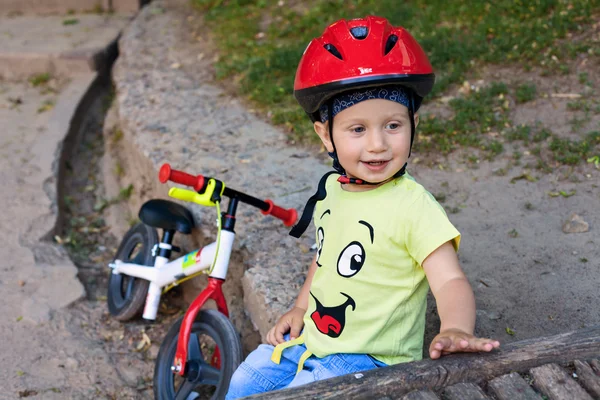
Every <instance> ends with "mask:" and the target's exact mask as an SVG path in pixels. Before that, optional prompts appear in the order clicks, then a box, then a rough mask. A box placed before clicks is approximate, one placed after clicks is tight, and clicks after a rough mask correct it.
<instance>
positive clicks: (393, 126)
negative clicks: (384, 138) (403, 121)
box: [385, 122, 401, 131]
mask: <svg viewBox="0 0 600 400" xmlns="http://www.w3.org/2000/svg"><path fill="white" fill-rule="evenodd" d="M400 126H401V125H400V124H399V123H397V122H391V123H389V124H387V125H386V127H385V128H386V129H389V130H392V131H393V130H396V129H398V128H400Z"/></svg>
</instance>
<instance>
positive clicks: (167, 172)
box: [158, 164, 298, 226]
mask: <svg viewBox="0 0 600 400" xmlns="http://www.w3.org/2000/svg"><path fill="white" fill-rule="evenodd" d="M158 180H159V181H160V182H161V183H166V182H167V181H171V182H175V183H179V184H182V185H185V186H191V187H193V188H194V190H196V192H201V191H203V190H204V189H205V186H206V185H207V182H208V178H205V177H204V176H202V175H197V176H194V175H191V174H188V173H186V172H183V171H178V170H174V169H171V166H170V165H169V164H163V165H162V167H160V171H159V173H158ZM223 194H224V195H225V196H228V197H230V198H236V199H238V200H239V201H241V202H243V203H246V204H249V205H251V206H254V207H257V208H259V209H260V212H261V213H262V214H263V215H272V216H274V217H275V218H278V219H280V220H282V221H283V224H284V225H285V226H292V225H294V224H295V223H296V220H297V219H298V213H297V211H296V210H295V209H294V208H288V209H285V208H282V207H279V206H278V205H276V204H275V203H273V201H272V200H269V199H267V200H260V199H257V198H256V197H253V196H250V195H247V194H245V193H242V192H238V191H237V190H234V189H230V188H228V187H225V190H224V191H223Z"/></svg>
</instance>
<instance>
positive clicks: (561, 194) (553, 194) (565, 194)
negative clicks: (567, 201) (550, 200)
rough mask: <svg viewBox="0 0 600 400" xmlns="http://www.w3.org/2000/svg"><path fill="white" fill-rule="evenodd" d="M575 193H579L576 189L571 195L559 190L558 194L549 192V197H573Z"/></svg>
mask: <svg viewBox="0 0 600 400" xmlns="http://www.w3.org/2000/svg"><path fill="white" fill-rule="evenodd" d="M575 193H577V191H576V190H575V189H573V190H571V191H570V192H569V193H567V192H566V191H564V190H559V191H558V192H548V196H550V197H558V196H562V197H571V196H573V195H574V194H575Z"/></svg>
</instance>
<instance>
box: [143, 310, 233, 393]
mask: <svg viewBox="0 0 600 400" xmlns="http://www.w3.org/2000/svg"><path fill="white" fill-rule="evenodd" d="M182 320H183V318H180V319H178V320H177V322H176V323H175V324H174V325H173V326H172V327H171V329H170V330H169V332H168V333H167V336H165V339H164V340H163V342H162V344H161V346H160V350H159V352H158V356H157V358H156V363H155V366H154V398H155V399H156V400H172V399H175V398H176V397H177V398H183V399H190V400H191V399H223V398H224V397H225V394H227V389H228V388H229V381H230V380H231V376H232V375H233V373H234V372H235V370H236V368H237V367H238V366H239V365H240V363H241V362H242V356H243V355H242V344H241V342H240V338H239V335H238V334H237V332H236V330H235V328H234V327H233V324H232V323H231V321H230V320H229V319H228V318H227V317H226V316H225V315H223V314H221V313H220V312H218V311H216V310H202V311H200V313H199V314H198V317H197V320H196V322H194V324H193V325H192V330H191V334H190V341H189V344H188V361H187V369H188V371H189V370H190V367H191V368H192V369H193V370H194V371H199V372H198V373H192V374H188V378H184V377H182V376H180V375H178V374H174V373H173V372H172V371H171V366H172V365H173V360H174V359H175V352H176V351H177V341H178V339H179V329H180V327H181V321H182ZM192 375H196V376H192Z"/></svg>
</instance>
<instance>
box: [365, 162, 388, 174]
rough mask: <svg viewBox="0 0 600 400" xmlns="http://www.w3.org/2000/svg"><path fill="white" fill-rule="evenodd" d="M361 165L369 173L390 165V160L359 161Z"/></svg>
mask: <svg viewBox="0 0 600 400" xmlns="http://www.w3.org/2000/svg"><path fill="white" fill-rule="evenodd" d="M361 163H362V164H363V165H364V166H365V167H367V168H368V169H370V170H371V171H381V170H382V169H384V168H385V167H386V166H387V165H388V164H389V163H390V160H379V161H361Z"/></svg>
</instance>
